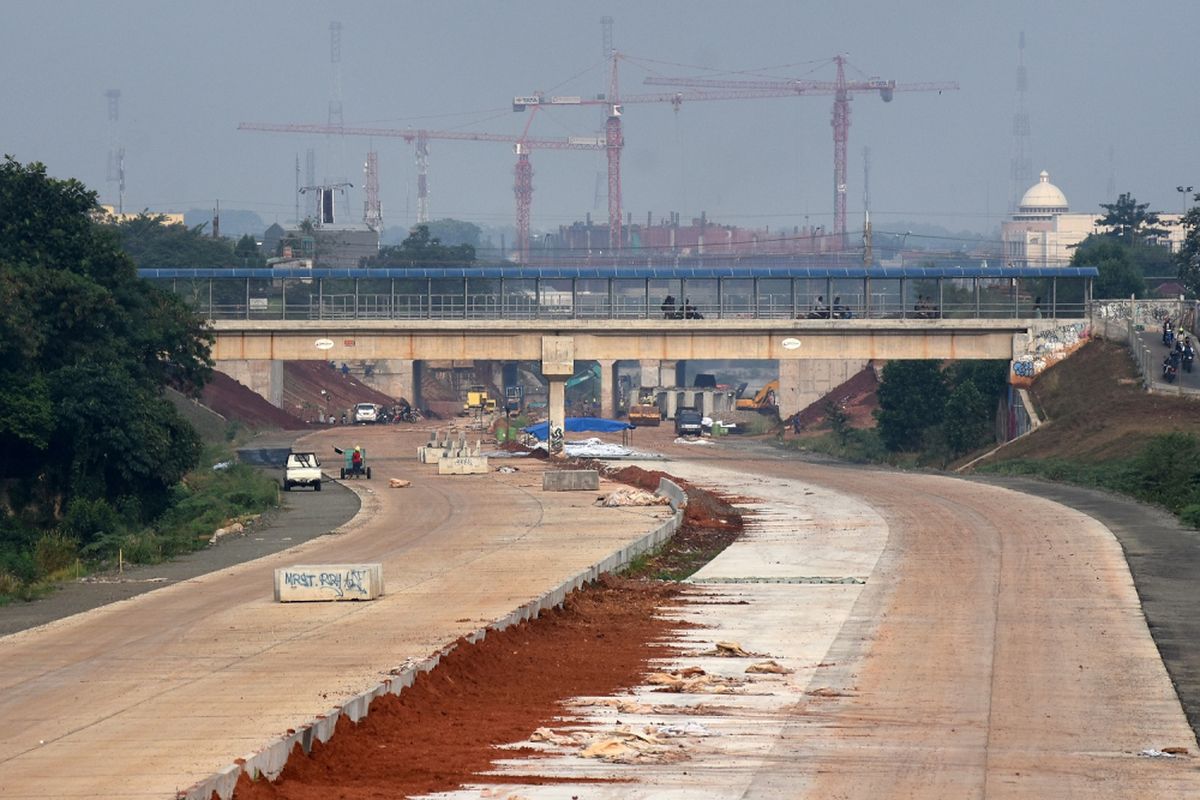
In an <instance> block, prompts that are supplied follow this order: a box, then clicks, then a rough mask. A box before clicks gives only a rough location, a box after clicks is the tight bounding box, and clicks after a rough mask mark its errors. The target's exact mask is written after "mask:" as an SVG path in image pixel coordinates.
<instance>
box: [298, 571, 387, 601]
mask: <svg viewBox="0 0 1200 800" xmlns="http://www.w3.org/2000/svg"><path fill="white" fill-rule="evenodd" d="M382 594H383V565H381V564H299V565H296V566H294V567H280V568H279V569H277V570H275V600H276V601H278V602H280V603H294V602H312V601H319V600H374V599H375V598H376V597H379V596H380V595H382Z"/></svg>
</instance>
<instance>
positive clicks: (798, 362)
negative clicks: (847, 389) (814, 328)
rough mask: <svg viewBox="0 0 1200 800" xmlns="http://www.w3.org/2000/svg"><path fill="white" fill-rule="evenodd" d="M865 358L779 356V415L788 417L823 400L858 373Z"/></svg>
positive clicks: (777, 399) (862, 366)
mask: <svg viewBox="0 0 1200 800" xmlns="http://www.w3.org/2000/svg"><path fill="white" fill-rule="evenodd" d="M867 363H868V361H867V360H866V359H862V358H814V359H807V360H803V359H780V361H779V392H778V393H776V395H775V400H776V402H777V403H778V404H779V418H780V419H787V418H788V417H790V416H792V415H793V414H795V413H797V412H800V411H803V410H804V409H806V408H808V407H809V406H810V405H812V404H813V403H815V402H817V401H818V400H820V399H821V398H822V397H824V396H825V395H826V394H828V393H829V392H830V391H832V390H833V389H834V387H836V386H838V385H840V384H842V383H845V382H846V381H848V380H850V379H851V378H852V377H854V376H855V375H857V374H858V373H859V372H860V371H862V369H863V368H864V367H865V366H866V365H867Z"/></svg>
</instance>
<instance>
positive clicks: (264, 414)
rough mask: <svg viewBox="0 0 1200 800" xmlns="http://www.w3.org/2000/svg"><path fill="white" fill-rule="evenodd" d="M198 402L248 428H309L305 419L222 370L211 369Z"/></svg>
mask: <svg viewBox="0 0 1200 800" xmlns="http://www.w3.org/2000/svg"><path fill="white" fill-rule="evenodd" d="M200 401H201V402H202V403H204V405H206V406H208V407H209V408H211V409H212V410H213V411H215V412H217V413H218V414H220V415H221V416H223V417H225V419H229V420H236V421H238V422H240V423H242V424H243V425H247V426H249V427H251V428H282V429H284V430H299V429H302V428H306V427H308V426H307V425H306V424H305V423H304V420H302V419H300V418H299V417H297V416H294V415H292V414H289V413H288V412H286V411H284V410H283V409H280V408H276V407H275V406H273V405H271V403H270V402H269V401H267V400H266V398H264V397H262V396H261V395H259V394H257V393H255V392H253V391H251V390H250V389H248V388H247V387H245V386H243V385H242V384H240V383H238V382H237V381H235V380H234V379H233V378H231V377H229V376H228V375H226V374H224V373H223V372H216V371H214V372H213V374H212V380H210V381H209V382H208V384H207V385H206V386H205V387H204V391H203V392H202V393H201V395H200Z"/></svg>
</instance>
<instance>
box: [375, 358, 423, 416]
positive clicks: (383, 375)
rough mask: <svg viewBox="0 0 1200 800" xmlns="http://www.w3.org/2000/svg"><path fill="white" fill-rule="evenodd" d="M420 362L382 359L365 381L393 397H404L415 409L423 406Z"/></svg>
mask: <svg viewBox="0 0 1200 800" xmlns="http://www.w3.org/2000/svg"><path fill="white" fill-rule="evenodd" d="M422 372H423V365H422V363H421V362H420V361H415V360H411V359H407V358H380V359H377V360H376V361H375V370H374V374H373V375H371V377H370V378H368V379H365V381H366V382H367V383H369V384H370V385H371V386H372V387H373V388H375V389H378V390H379V391H381V392H383V393H384V394H387V395H391V396H392V397H397V398H399V397H403V398H404V399H405V400H407V401H408V402H409V403H410V404H412V406H413V407H414V408H420V406H421V373H422Z"/></svg>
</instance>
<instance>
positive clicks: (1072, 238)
mask: <svg viewBox="0 0 1200 800" xmlns="http://www.w3.org/2000/svg"><path fill="white" fill-rule="evenodd" d="M1099 219H1100V215H1098V214H1072V213H1070V206H1069V205H1068V204H1067V196H1066V195H1065V194H1063V190H1062V189H1059V188H1058V187H1057V186H1055V185H1054V184H1053V183H1051V182H1050V173H1048V172H1046V171H1045V170H1042V174H1041V175H1040V176H1038V182H1037V183H1035V184H1034V185H1033V186H1030V187H1029V189H1028V191H1026V192H1025V194H1024V195H1023V196H1022V197H1021V202H1020V204H1018V206H1017V210H1016V213H1014V214H1013V215H1012V219H1011V220H1009V221H1007V222H1005V223H1003V224H1002V225H1001V226H1000V238H1001V239H1002V240H1003V241H1004V260H1005V262H1006V263H1008V264H1011V265H1013V266H1019V267H1025V266H1029V267H1065V266H1067V265H1068V264H1070V263H1071V255H1072V254H1073V252H1074V250H1073V248H1074V245H1077V244H1079V243H1080V242H1082V241H1083V240H1084V239H1086V238H1087V237H1088V235H1089V234H1091V233H1092V232H1093V231H1094V230H1095V228H1096V222H1097V221H1098V220H1099Z"/></svg>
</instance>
